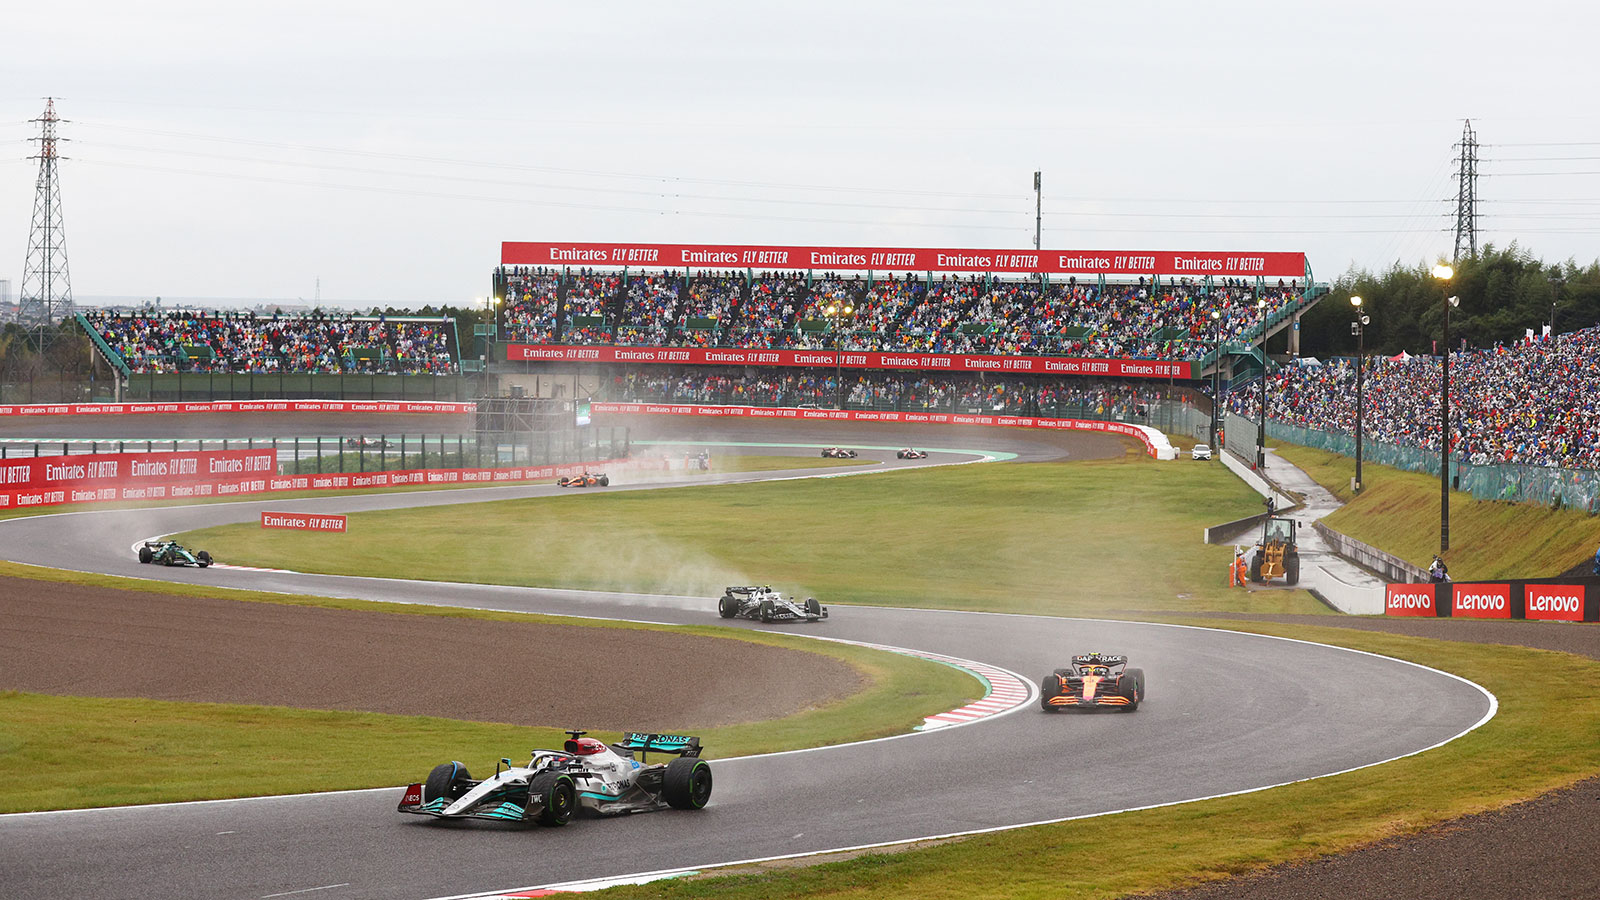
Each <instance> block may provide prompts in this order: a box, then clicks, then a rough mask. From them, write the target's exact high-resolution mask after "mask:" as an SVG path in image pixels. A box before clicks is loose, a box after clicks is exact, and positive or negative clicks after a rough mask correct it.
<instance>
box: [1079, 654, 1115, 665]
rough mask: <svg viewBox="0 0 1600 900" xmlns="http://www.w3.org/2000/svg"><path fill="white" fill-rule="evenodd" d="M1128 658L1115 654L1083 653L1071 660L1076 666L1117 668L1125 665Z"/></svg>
mask: <svg viewBox="0 0 1600 900" xmlns="http://www.w3.org/2000/svg"><path fill="white" fill-rule="evenodd" d="M1127 661H1128V658H1127V657H1126V656H1121V655H1118V654H1115V653H1084V654H1081V655H1079V656H1074V657H1073V658H1072V664H1073V665H1076V666H1082V665H1090V666H1119V665H1123V664H1125V663H1127Z"/></svg>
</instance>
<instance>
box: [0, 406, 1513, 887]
mask: <svg viewBox="0 0 1600 900" xmlns="http://www.w3.org/2000/svg"><path fill="white" fill-rule="evenodd" d="M716 424H717V426H718V427H717V428H716V429H715V434H714V435H713V434H709V433H708V432H707V431H702V430H699V429H695V428H693V427H692V426H691V425H688V424H685V423H683V422H669V423H662V424H661V425H660V426H650V427H644V426H641V429H642V430H645V431H649V432H651V435H650V436H651V437H653V438H654V439H661V440H672V439H680V438H685V437H689V436H691V435H693V434H701V435H704V436H703V437H702V439H716V440H724V441H739V440H751V441H759V440H765V441H770V442H784V441H791V442H802V441H803V442H804V443H807V444H816V443H825V442H829V441H838V442H839V443H842V444H844V443H848V444H850V445H854V446H863V445H881V446H888V447H892V446H899V445H903V444H907V443H913V442H922V441H925V442H927V443H929V444H932V445H935V446H940V447H972V448H974V449H980V450H983V449H1000V448H1001V447H1002V445H1003V447H1004V449H1008V450H1010V451H1011V452H1016V453H1019V454H1020V455H1021V457H1022V458H1025V459H1043V458H1058V457H1060V456H1062V455H1084V454H1087V455H1096V449H1081V450H1078V451H1072V450H1069V449H1064V448H1066V447H1067V446H1068V444H1067V443H1063V441H1065V440H1066V438H1067V437H1068V436H1065V435H1036V434H1032V433H1027V432H1011V431H1002V430H999V429H991V430H987V431H983V432H981V433H980V434H981V438H980V436H979V435H978V434H974V435H971V438H972V439H968V437H969V436H968V435H966V434H961V433H960V432H961V431H963V430H962V429H956V428H948V427H943V428H939V429H937V430H936V431H935V432H934V433H933V434H932V435H929V434H925V433H908V432H907V431H906V430H905V429H904V428H903V427H890V426H862V425H860V424H858V423H852V424H851V425H849V426H840V427H839V429H838V431H839V433H838V434H834V433H832V432H830V431H829V428H828V426H826V425H822V426H816V425H815V424H814V423H807V424H808V427H807V428H806V429H804V430H803V431H796V430H794V429H791V428H789V427H786V426H783V425H780V426H777V427H773V428H767V427H763V425H762V424H760V423H750V422H741V423H737V424H736V425H730V424H729V423H725V422H718V423H716ZM846 428H848V431H846V430H845V429H846ZM685 429H686V430H685ZM801 435H803V439H802V438H801V437H800V436H801ZM638 436H639V437H644V435H642V434H641V435H638ZM1087 437H1089V436H1082V435H1079V436H1073V440H1074V441H1076V442H1078V443H1077V446H1079V447H1082V448H1097V449H1098V451H1100V452H1103V453H1104V454H1106V455H1117V454H1120V453H1121V452H1122V451H1121V447H1122V446H1124V445H1123V444H1122V443H1121V442H1120V441H1118V440H1117V439H1114V438H1109V437H1105V436H1099V435H1096V436H1093V437H1094V438H1095V439H1096V440H1098V441H1102V442H1111V443H1110V444H1096V443H1095V442H1093V441H1085V440H1084V439H1085V438H1087ZM763 452H768V451H763ZM863 456H864V457H865V456H878V457H887V460H886V461H885V462H884V463H883V465H884V466H885V467H892V466H895V465H900V464H899V463H897V462H896V461H894V460H893V453H892V451H890V452H887V453H884V452H881V451H878V452H864V453H863ZM957 458H958V457H957V456H956V455H954V454H935V456H934V458H932V459H930V460H929V461H928V462H930V463H938V462H950V461H953V460H955V459H957ZM794 474H807V475H816V474H819V472H818V471H817V470H809V471H806V472H804V473H798V472H786V473H748V474H737V475H713V476H710V477H709V478H708V477H706V476H700V477H698V478H696V479H694V481H693V483H696V484H704V483H708V482H710V481H715V482H731V481H753V480H760V479H763V478H772V477H785V476H788V475H794ZM830 474H831V473H830ZM673 483H674V482H673V481H672V480H671V479H659V480H657V481H654V482H651V483H649V484H645V485H638V487H666V486H670V485H672V484H673ZM628 487H629V486H627V485H618V486H614V487H613V488H611V490H619V489H628ZM554 490H555V489H554V488H553V487H548V486H542V485H541V486H532V487H506V488H485V489H467V490H452V491H440V492H417V493H405V494H378V495H368V496H346V497H326V498H316V499H311V500H294V501H273V500H253V501H247V502H242V503H229V504H216V505H200V506H193V507H186V508H163V509H142V510H125V511H107V512H92V513H76V514H70V515H61V516H44V517H36V518H25V519H17V520H12V521H8V522H3V523H0V555H4V556H5V557H6V558H8V559H13V560H16V561H19V562H30V563H35V564H40V565H53V566H57V567H63V568H72V569H78V570H84V571H95V572H108V573H111V574H118V575H132V576H143V577H159V578H171V579H173V580H181V581H186V582H200V583H211V584H218V585H226V586H235V587H245V588H256V589H265V590H280V591H291V592H295V593H306V594H322V595H334V596H350V597H361V598H365V599H370V600H388V601H411V602H426V603H437V604H454V605H466V606H475V607H486V608H494V609H509V610H526V611H537V612H548V613H563V614H577V615H585V616H600V617H609V618H621V619H635V620H647V621H655V622H671V623H696V624H708V623H717V622H721V621H722V620H719V619H717V618H716V617H715V613H714V599H713V598H704V597H658V596H644V595H629V594H615V593H588V592H581V591H554V590H542V589H529V588H510V587H498V586H487V585H458V584H441V583H419V582H408V581H396V580H385V579H361V578H343V577H336V576H316V575H301V574H296V573H286V572H259V571H247V570H239V569H226V568H213V569H210V570H203V571H202V570H192V569H172V570H167V569H159V570H155V571H152V567H148V566H140V565H138V564H137V563H136V562H134V561H133V558H132V555H131V551H130V546H131V545H132V544H133V543H134V542H135V541H137V540H139V539H141V538H144V537H148V536H151V535H154V534H160V533H167V532H173V531H178V530H182V529H188V528H196V527H203V526H207V525H214V524H222V523H226V522H238V521H250V520H253V519H255V518H256V517H257V516H258V513H259V512H260V511H261V510H264V509H289V510H294V511H306V512H339V513H346V512H359V511H363V510H369V509H386V508H397V507H404V506H416V505H432V504H441V503H464V502H477V501H481V500H485V499H498V498H502V497H521V496H538V495H541V494H548V493H553V492H554ZM825 599H827V600H828V601H830V602H835V603H847V602H848V598H825ZM724 624H726V623H724ZM735 627H762V626H758V625H755V623H743V622H740V623H739V624H738V625H736V626H735ZM789 630H792V631H794V632H796V633H800V634H815V635H819V636H827V637H835V638H845V639H851V640H863V641H872V642H878V643H884V644H890V645H894V646H901V647H910V648H915V649H919V650H926V651H931V652H935V653H942V654H949V655H953V656H958V657H964V658H968V659H974V660H978V661H981V662H985V663H989V664H992V665H996V666H1000V667H1003V668H1006V669H1010V670H1013V671H1015V672H1018V673H1021V674H1022V675H1024V676H1026V677H1027V678H1028V679H1029V680H1031V681H1034V682H1035V683H1036V682H1037V680H1038V678H1039V677H1040V676H1041V675H1043V674H1044V673H1046V672H1048V671H1049V670H1050V669H1052V668H1054V667H1056V666H1058V665H1060V664H1062V663H1063V662H1065V660H1066V658H1067V657H1068V656H1069V655H1071V654H1073V653H1077V652H1084V651H1086V650H1103V651H1107V652H1121V653H1127V654H1128V655H1129V656H1130V657H1131V658H1132V660H1133V662H1134V664H1135V665H1139V666H1142V667H1143V668H1144V669H1145V670H1146V672H1147V677H1148V682H1149V699H1148V702H1147V703H1146V704H1144V705H1143V706H1141V708H1140V709H1139V711H1138V712H1136V713H1134V714H1132V715H1120V714H1105V713H1102V714H1094V715H1078V714H1064V715H1062V714H1046V713H1043V712H1041V711H1040V710H1039V709H1038V707H1037V704H1029V705H1027V706H1024V707H1022V708H1021V709H1019V710H1018V711H1016V712H1014V713H1010V714H1007V715H1002V716H998V717H995V718H991V719H986V720H983V721H981V722H978V723H976V724H971V725H966V726H961V727H954V728H946V729H941V730H937V731H933V732H929V733H923V734H916V735H910V736H905V737H901V738H896V739H891V740H885V741H879V742H873V743H864V744H853V745H847V746H840V747H831V748H825V749H820V750H814V751H802V752H797V753H791V754H779V755H772V756H762V757H750V758H743V759H733V760H717V761H714V762H713V763H712V768H713V771H714V772H715V776H716V786H715V792H714V794H713V798H712V802H711V805H710V806H709V807H708V808H707V809H706V810H704V811H702V812H698V813H683V812H671V811H669V812H662V813H656V814H651V815H644V816H635V817H629V818H623V819H613V820H578V821H575V822H574V823H572V824H571V825H569V826H567V827H566V828H561V829H528V828H521V827H497V826H495V825H492V824H487V823H449V824H440V823H436V822H432V821H430V820H426V819H422V818H417V817H410V816H403V815H400V814H398V813H396V812H394V805H395V803H396V802H397V801H398V799H399V796H398V793H399V792H398V791H396V790H379V791H364V792H350V793H341V794H321V795H302V796H293V797H276V798H258V799H246V800H238V801H226V802H215V803H197V804H176V805H168V806H159V807H143V808H128V809H104V810H85V811H76V812H61V813H43V814H23V815H13V816H0V877H3V878H4V883H5V884H6V891H5V894H6V896H8V897H15V898H46V897H50V898H54V897H63V898H64V897H73V898H84V897H113V896H117V897H120V896H126V895H130V894H132V895H139V896H145V895H151V896H163V897H173V898H203V897H234V898H237V897H271V896H274V895H285V894H290V893H291V892H304V893H292V895H293V896H315V897H318V898H355V897H374V898H376V897H382V898H396V897H417V898H427V897H440V896H446V895H457V894H465V893H470V892H477V891H492V890H504V889H512V888H517V887H527V886H534V885H541V884H551V883H558V882H564V881H571V880H577V879H584V878H595V877H602V876H618V875H625V874H630V873H639V872H649V871H655V870H661V869H668V868H680V867H704V866H711V865H715V864H718V863H725V862H731V861H739V860H749V859H757V858H765V857H771V856H778V855H785V854H792V853H804V852H814V851H821V850H828V849H836V848H848V847H856V846H861V845H867V844H876V843H883V842H891V841H902V840H910V839H914V838H923V837H930V836H938V835H945V834H952V833H959V832H970V831H976V830H983V829H993V828H1004V827H1011V826H1016V825H1019V824H1025V823H1031V822H1038V821H1045V820H1053V819H1060V818H1065V817H1071V816H1081V815H1090V814H1094V813H1102V812H1109V811H1114V810H1119V809H1127V808H1131V807H1140V806H1148V805H1152V804H1160V803H1172V802H1179V801H1182V800H1187V799H1194V798H1199V797H1205V796H1212V795H1216V794H1222V793H1229V792H1234V791H1245V790H1251V789H1256V788H1262V787H1267V786H1271V785H1276V784H1280V783H1283V782H1287V781H1293V780H1297V779H1302V778H1310V777H1315V776H1319V775H1325V774H1329V773H1333V772H1338V771H1342V770H1346V769H1350V768H1354V767H1357V766H1363V765H1369V764H1374V763H1379V762H1382V761H1385V760H1388V759H1392V758H1394V757H1397V756H1401V755H1404V754H1408V753H1413V752H1416V751H1418V750H1422V749H1424V748H1427V747H1430V746H1433V745H1435V744H1437V743H1439V742H1441V741H1445V740H1449V739H1450V738H1452V737H1454V736H1456V735H1458V734H1460V733H1462V732H1463V731H1464V730H1466V729H1469V728H1471V727H1472V726H1473V725H1475V724H1476V723H1478V722H1480V721H1481V720H1482V719H1483V718H1484V717H1485V716H1486V715H1487V714H1488V713H1489V712H1490V710H1491V702H1492V701H1491V699H1490V698H1489V697H1488V696H1487V695H1486V694H1485V693H1484V692H1482V691H1481V690H1480V689H1478V688H1477V687H1475V686H1473V685H1470V684H1467V683H1465V682H1462V681H1460V680H1458V679H1455V678H1453V677H1450V676H1447V675H1444V674H1442V673H1438V672H1433V671H1430V670H1426V669H1423V668H1420V667H1417V666H1413V665H1410V664H1407V663H1403V662H1400V661H1397V660H1390V659H1385V658H1381V657H1376V656H1370V655H1366V654H1361V653H1357V652H1353V651H1348V650H1342V649H1338V648H1332V647H1327V646H1322V645H1314V644H1306V643H1299V642H1293V641H1287V640H1281V639H1275V638H1268V637H1262V636H1255V635H1245V634H1240V633H1235V632H1226V631H1213V630H1206V629H1194V628H1183V627H1175V626H1164V625H1154V624H1141V623H1131V622H1115V621H1101V620H1083V619H1058V618H1039V617H1028V616H1014V615H1000V614H978V613H961V612H947V611H934V610H911V609H888V608H878V607H855V606H845V605H840V606H836V607H835V608H834V615H833V617H832V618H830V619H829V620H828V621H827V622H825V623H820V624H817V625H811V626H789ZM589 662H591V663H598V664H597V665H593V668H595V669H597V670H600V671H604V672H606V673H608V675H609V674H614V673H618V672H621V673H625V674H638V675H650V676H652V677H660V676H661V674H662V673H663V672H670V669H671V667H672V666H674V665H692V664H693V663H692V661H683V660H656V661H650V662H648V663H643V662H636V661H623V660H606V661H589ZM396 665H404V662H403V661H400V660H397V661H396ZM1223 672H1226V673H1227V676H1226V677H1220V676H1219V673H1223ZM514 680H515V679H514V673H508V682H509V683H511V684H512V685H513V688H514ZM1374 684H1382V685H1383V686H1384V690H1383V692H1382V697H1381V702H1380V699H1379V698H1377V697H1375V696H1374V694H1373V690H1372V685H1374ZM503 687H504V686H503V685H502V686H498V687H497V688H496V689H500V688H503ZM488 688H489V686H486V689H488ZM752 690H759V685H753V686H752ZM580 724H581V723H580ZM529 749H531V748H520V747H508V748H506V751H505V752H506V754H507V755H509V756H512V757H513V758H515V757H517V756H521V755H522V754H524V753H525V752H526V751H527V750H529ZM712 749H713V750H714V748H712ZM448 756H449V751H448V749H442V750H441V761H443V759H444V758H446V757H448ZM466 762H467V763H468V764H469V766H482V765H483V764H484V763H486V762H487V763H489V764H491V765H492V760H491V761H475V760H466ZM86 764H92V761H89V760H86ZM240 764H241V765H248V764H249V763H248V760H241V761H240ZM424 774H425V773H421V772H419V773H417V777H418V778H421V777H422V776H423V775H424Z"/></svg>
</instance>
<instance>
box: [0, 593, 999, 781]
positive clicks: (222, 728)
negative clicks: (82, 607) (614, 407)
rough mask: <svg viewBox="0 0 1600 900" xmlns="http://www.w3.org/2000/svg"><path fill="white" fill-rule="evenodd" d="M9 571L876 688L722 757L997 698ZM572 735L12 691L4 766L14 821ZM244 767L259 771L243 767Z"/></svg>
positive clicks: (863, 654)
mask: <svg viewBox="0 0 1600 900" xmlns="http://www.w3.org/2000/svg"><path fill="white" fill-rule="evenodd" d="M0 575H10V576H17V577H41V576H42V577H44V578H45V579H47V580H55V581H62V582H67V583H73V584H89V585H96V586H101V587H111V588H118V589H123V590H135V591H144V592H148V593H168V594H178V595H183V596H205V597H220V598H223V599H235V600H247V601H255V602H265V603H278V604H284V605H292V606H316V607H323V608H329V609H351V610H362V611H369V612H380V613H385V614H389V615H427V616H447V617H454V618H471V619H486V620H490V621H503V622H523V623H526V622H548V623H554V624H561V625H577V626H583V627H593V628H626V629H645V630H671V631H674V632H678V633H683V632H687V633H689V634H697V635H701V636H704V637H709V638H715V639H719V640H741V641H748V642H751V643H757V644H765V645H768V646H774V647H785V648H788V649H792V650H801V651H805V652H809V653H819V654H822V655H824V656H829V657H833V658H835V659H838V660H840V661H842V662H844V663H845V664H847V665H850V666H852V667H853V668H855V669H856V670H857V671H858V672H861V673H862V675H863V676H864V677H865V680H866V682H867V685H868V686H867V687H866V688H865V689H864V690H862V691H860V692H858V693H856V694H855V695H853V696H851V697H848V698H845V699H843V700H840V701H837V702H835V703H832V704H828V705H826V706H822V707H817V708H815V709H808V710H804V711H802V712H799V713H795V714H793V715H790V716H786V717H784V718H781V719H777V720H773V721H766V722H750V723H742V724H737V725H729V726H723V727H717V728H695V727H693V726H692V725H690V726H689V727H687V728H685V729H684V730H686V731H689V732H690V733H693V734H698V735H700V736H701V737H703V738H704V739H705V741H706V748H707V749H706V755H707V757H708V758H716V757H722V756H740V755H744V754H748V753H765V752H771V751H775V750H790V749H796V748H800V747H816V746H824V745H828V744H836V743H843V742H847V741H855V740H865V739H869V738H875V737H883V736H886V735H890V734H900V733H904V732H906V731H908V730H910V729H911V728H912V727H913V726H915V725H919V724H921V723H922V719H923V717H924V716H927V715H931V714H933V713H937V712H943V711H945V710H949V709H954V708H956V707H959V706H962V705H964V704H966V703H967V702H969V701H971V700H973V699H976V698H977V697H979V696H981V694H982V687H981V685H980V684H979V682H978V681H977V680H976V679H974V678H973V677H972V676H970V675H968V674H966V673H964V672H961V671H960V670H957V669H954V668H951V667H949V666H945V665H941V664H939V663H933V662H928V661H925V660H920V659H914V658H911V657H907V656H901V655H899V654H895V653H886V652H883V651H878V650H869V649H866V648H862V647H853V646H850V645H847V644H836V643H832V642H826V641H814V640H807V639H805V638H803V637H799V636H795V635H787V634H781V633H773V632H762V631H743V630H740V631H734V630H731V629H727V628H719V627H717V626H712V625H706V626H687V627H670V626H658V625H642V624H636V623H604V622H598V621H593V620H586V619H573V618H564V617H559V616H536V615H527V614H520V613H505V612H489V611H481V610H469V609H456V608H451V607H431V606H412V605H396V604H386V603H371V602H368V601H364V600H346V599H338V598H329V597H303V596H295V595H290V594H272V593H262V592H256V591H237V590H229V589H217V588H210V587H205V586H199V585H171V586H168V585H163V584H158V583H155V582H145V581H139V580H137V579H126V578H117V577H114V576H109V575H88V574H82V573H73V572H58V571H56V570H50V569H38V568H36V567H33V566H23V565H18V564H16V563H0ZM601 736H602V737H606V738H607V739H610V736H609V735H607V734H605V733H601ZM563 738H564V735H563V734H562V732H561V730H560V729H559V728H526V727H521V726H512V725H504V724H493V723H478V722H461V721H454V720H449V719H438V718H426V717H420V716H393V715H381V714H376V713H353V712H342V711H310V710H298V709H288V708H282V707H263V706H241V705H228V704H212V703H175V702H166V701H155V700H140V699H95V698H84V697H57V696H48V695H42V694H25V693H17V692H7V693H0V769H4V770H5V771H10V772H28V773H31V776H30V777H29V778H26V779H8V780H7V781H6V782H5V784H4V785H0V812H21V811H27V810H37V809H68V808H76V807H83V806H105V805H122V804H128V803H155V802H167V801H173V800H199V799H210V798H218V797H237V796H251V795H259V794H274V793H299V792H303V791H319V790H340V789H346V788H359V787H381V786H385V785H393V784H399V783H403V782H406V781H410V780H413V779H416V778H420V777H422V776H423V775H425V774H427V770H428V769H429V768H431V767H432V766H434V765H435V764H437V763H439V762H442V761H444V760H445V759H460V760H462V761H463V762H466V763H467V764H468V766H469V767H483V768H492V767H493V764H494V761H495V760H497V759H499V758H501V757H502V756H511V757H512V758H516V757H517V756H521V755H525V754H526V753H527V752H528V751H529V750H531V749H533V748H534V747H551V746H560V742H561V740H562V739H563ZM241 759H247V760H250V764H249V765H248V766H239V765H238V761H239V760H241Z"/></svg>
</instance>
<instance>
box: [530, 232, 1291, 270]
mask: <svg viewBox="0 0 1600 900" xmlns="http://www.w3.org/2000/svg"><path fill="white" fill-rule="evenodd" d="M500 263H501V265H506V266H576V267H580V268H582V267H589V266H606V267H613V268H622V267H628V268H636V269H808V270H810V269H823V270H829V271H833V270H839V271H852V272H864V271H877V272H1009V273H1033V272H1044V273H1048V274H1051V275H1084V276H1092V275H1144V276H1151V277H1153V276H1158V275H1159V276H1162V277H1182V278H1200V277H1204V276H1207V275H1210V276H1214V277H1218V278H1256V277H1259V278H1282V279H1301V278H1304V277H1306V256H1305V254H1304V253H1276V252H1253V251H1252V252H1241V251H1229V250H952V249H938V248H926V247H782V246H751V245H744V244H601V243H574V242H567V243H544V242H529V241H507V242H505V243H502V244H501V245H500Z"/></svg>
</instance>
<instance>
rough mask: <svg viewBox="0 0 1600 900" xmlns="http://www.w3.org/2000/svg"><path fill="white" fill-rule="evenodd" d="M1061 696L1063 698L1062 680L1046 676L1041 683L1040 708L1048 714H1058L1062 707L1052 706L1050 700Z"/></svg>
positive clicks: (1058, 670) (1055, 676)
mask: <svg viewBox="0 0 1600 900" xmlns="http://www.w3.org/2000/svg"><path fill="white" fill-rule="evenodd" d="M1056 671H1057V672H1060V671H1061V670H1060V669H1057V670H1056ZM1059 696H1061V679H1060V678H1059V677H1058V676H1057V675H1046V676H1045V677H1044V680H1043V681H1040V682H1039V708H1041V709H1043V710H1044V711H1045V712H1048V713H1053V712H1057V711H1058V710H1060V709H1061V707H1059V706H1051V705H1050V698H1051V697H1059Z"/></svg>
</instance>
